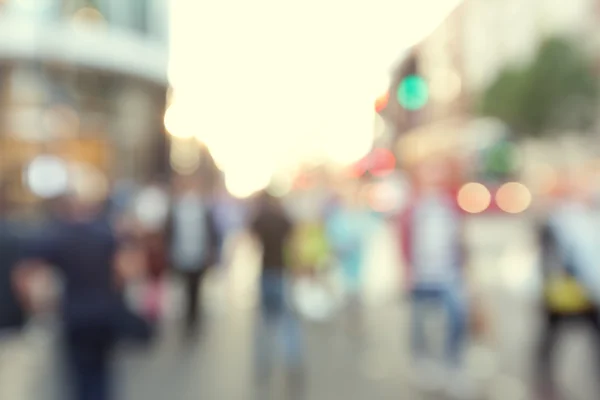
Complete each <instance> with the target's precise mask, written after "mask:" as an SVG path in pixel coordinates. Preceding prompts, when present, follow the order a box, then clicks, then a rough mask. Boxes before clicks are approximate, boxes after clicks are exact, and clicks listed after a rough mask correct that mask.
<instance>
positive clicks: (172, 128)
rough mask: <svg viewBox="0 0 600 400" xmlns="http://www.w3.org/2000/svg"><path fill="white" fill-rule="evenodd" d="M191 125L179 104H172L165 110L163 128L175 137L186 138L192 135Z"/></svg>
mask: <svg viewBox="0 0 600 400" xmlns="http://www.w3.org/2000/svg"><path fill="white" fill-rule="evenodd" d="M192 128H193V125H190V124H187V121H186V118H185V114H184V112H183V111H182V108H181V106H179V105H178V103H177V104H172V105H171V106H169V108H168V109H167V111H166V112H165V129H166V130H167V132H168V133H169V134H170V135H172V136H173V137H176V138H181V139H187V138H192V137H194V132H193V131H192Z"/></svg>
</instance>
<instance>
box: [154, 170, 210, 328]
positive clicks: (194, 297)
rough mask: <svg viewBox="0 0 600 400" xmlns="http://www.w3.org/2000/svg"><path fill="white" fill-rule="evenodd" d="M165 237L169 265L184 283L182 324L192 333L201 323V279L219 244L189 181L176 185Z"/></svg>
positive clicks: (204, 202) (196, 187)
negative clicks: (183, 316) (184, 308)
mask: <svg viewBox="0 0 600 400" xmlns="http://www.w3.org/2000/svg"><path fill="white" fill-rule="evenodd" d="M166 236H167V241H168V248H169V254H170V260H171V265H172V266H173V268H174V269H175V270H176V271H177V272H179V273H180V274H181V275H182V276H183V278H184V281H185V293H186V313H185V324H186V330H187V332H188V333H193V332H195V331H196V329H197V328H199V325H200V322H201V320H200V319H199V316H200V313H201V312H202V307H201V304H202V291H201V289H202V284H203V278H204V277H205V274H206V271H207V270H208V268H209V267H211V266H213V265H214V263H215V262H216V260H217V255H218V252H219V243H220V240H219V233H218V229H217V225H216V222H215V218H214V216H213V212H212V208H211V205H210V203H209V201H207V199H206V197H205V196H203V193H202V191H201V186H200V185H199V184H198V182H196V181H194V180H193V179H191V178H189V179H184V178H182V179H181V180H180V181H178V182H176V187H175V196H174V199H173V204H172V206H171V213H170V217H169V220H168V224H167V235H166Z"/></svg>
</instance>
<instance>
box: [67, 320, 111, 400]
mask: <svg viewBox="0 0 600 400" xmlns="http://www.w3.org/2000/svg"><path fill="white" fill-rule="evenodd" d="M114 344H115V340H114V335H113V330H112V329H110V328H109V327H106V328H102V327H82V328H76V329H69V328H67V330H66V332H65V350H66V361H67V363H68V367H69V373H70V377H71V379H70V383H71V384H70V385H69V386H70V387H69V389H71V390H72V399H73V400H111V399H113V398H114V397H113V393H112V389H113V385H112V384H113V382H112V355H113V348H114Z"/></svg>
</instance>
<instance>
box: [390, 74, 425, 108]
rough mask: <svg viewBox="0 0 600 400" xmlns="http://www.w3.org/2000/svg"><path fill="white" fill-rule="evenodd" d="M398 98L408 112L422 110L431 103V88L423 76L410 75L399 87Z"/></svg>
mask: <svg viewBox="0 0 600 400" xmlns="http://www.w3.org/2000/svg"><path fill="white" fill-rule="evenodd" d="M397 98H398V103H399V104H400V105H401V106H402V107H403V108H405V109H406V110H409V111H417V110H420V109H421V108H423V107H425V105H426V104H427V102H428V101H429V86H428V85H427V82H426V81H425V79H423V78H422V77H421V76H419V75H408V76H406V77H405V78H404V79H402V81H401V82H400V85H398V93H397Z"/></svg>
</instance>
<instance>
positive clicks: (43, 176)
mask: <svg viewBox="0 0 600 400" xmlns="http://www.w3.org/2000/svg"><path fill="white" fill-rule="evenodd" d="M24 180H25V184H26V186H27V187H28V188H29V190H31V192H32V193H33V194H34V195H36V196H38V197H40V198H43V199H50V198H53V197H57V196H59V195H61V194H64V193H65V192H66V191H67V189H68V185H69V173H68V166H67V164H66V162H65V161H64V160H62V159H60V158H58V157H55V156H50V155H42V156H38V157H36V158H35V159H34V160H33V161H32V162H31V163H30V164H29V166H28V167H27V169H26V171H25V176H24Z"/></svg>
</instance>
